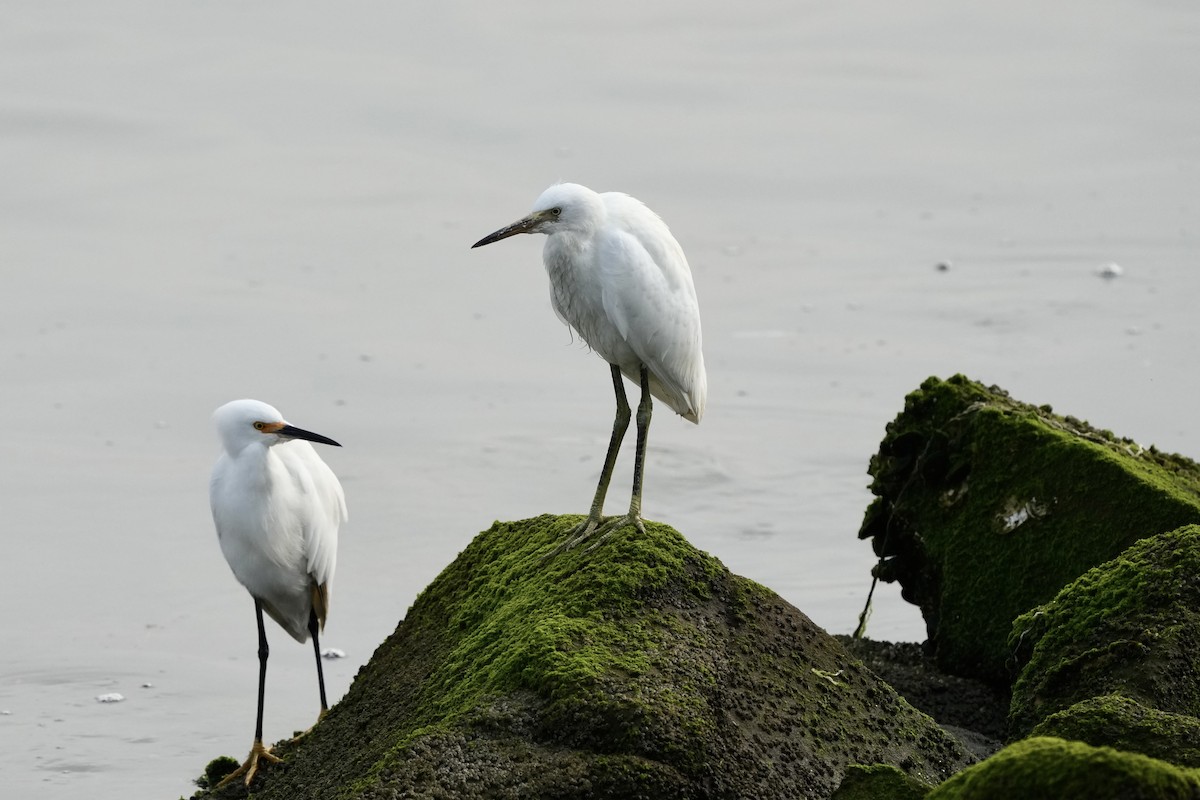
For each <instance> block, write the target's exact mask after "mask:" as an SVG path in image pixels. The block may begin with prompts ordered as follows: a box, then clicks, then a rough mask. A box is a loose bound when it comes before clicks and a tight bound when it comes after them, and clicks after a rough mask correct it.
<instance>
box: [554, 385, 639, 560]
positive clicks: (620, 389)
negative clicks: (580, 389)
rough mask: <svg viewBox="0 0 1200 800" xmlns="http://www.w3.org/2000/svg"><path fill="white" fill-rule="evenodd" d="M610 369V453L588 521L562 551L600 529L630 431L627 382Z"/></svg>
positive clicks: (578, 529) (575, 532) (572, 536)
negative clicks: (614, 409)
mask: <svg viewBox="0 0 1200 800" xmlns="http://www.w3.org/2000/svg"><path fill="white" fill-rule="evenodd" d="M609 367H610V368H611V369H612V380H613V394H615V395H616V399H617V413H616V416H615V417H614V418H613V430H612V438H611V439H609V442H608V453H607V454H606V455H605V456H604V468H603V469H601V470H600V484H599V485H598V486H597V487H596V496H595V497H594V498H593V499H592V508H591V510H590V511H589V512H588V516H587V519H586V520H584V521H583V523H582V524H580V526H579V527H578V528H576V529H575V530H574V531H572V532H571V538H570V539H569V540H568V541H567V542H566V543H565V544H564V545H562V546H561V547H560V549H570V548H572V547H574V546H575V545H577V544H579V543H580V542H582V541H583V540H584V539H586V538H588V537H589V536H591V535H592V533H594V532H595V531H596V529H597V528H598V527H600V522H601V515H602V514H603V512H604V496H605V495H606V494H608V484H609V482H610V481H612V474H613V469H614V468H615V467H616V465H617V454H618V453H619V452H620V451H621V442H622V441H623V440H624V439H625V431H627V430H629V419H630V416H631V413H630V410H629V400H628V398H626V397H625V381H624V379H623V378H622V377H621V368H620V367H618V366H617V365H616V364H609ZM555 552H557V550H556V551H555Z"/></svg>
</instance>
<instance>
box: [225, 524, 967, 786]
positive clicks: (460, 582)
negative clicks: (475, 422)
mask: <svg viewBox="0 0 1200 800" xmlns="http://www.w3.org/2000/svg"><path fill="white" fill-rule="evenodd" d="M579 520H580V518H578V517H539V518H537V519H533V520H527V521H524V522H517V523H497V524H495V525H494V526H493V527H492V528H491V529H490V530H488V531H485V532H484V533H482V534H480V535H479V536H478V537H476V539H475V540H474V541H473V542H472V543H471V545H470V546H468V547H467V548H466V550H464V551H463V552H462V553H461V554H460V556H459V557H458V558H457V559H456V560H455V562H454V563H453V564H451V565H450V566H449V567H447V568H446V570H445V571H443V573H442V574H441V575H440V576H439V577H438V578H437V579H436V580H435V581H434V582H433V583H432V584H431V585H430V586H429V587H428V588H427V589H426V590H425V591H424V592H422V593H421V595H420V596H419V597H418V598H417V600H416V602H415V603H414V604H413V607H412V609H411V610H410V611H409V614H408V617H407V619H405V620H404V621H403V622H402V623H401V624H400V626H399V627H398V628H397V629H396V632H395V633H394V634H393V635H392V636H391V637H389V639H388V640H387V641H386V642H384V643H383V644H382V645H381V646H380V648H379V649H378V650H377V651H376V653H375V654H374V656H373V657H372V658H371V660H370V662H369V663H368V664H367V665H366V666H365V667H363V669H362V671H361V672H360V673H359V675H358V677H357V678H356V679H355V681H354V684H353V685H352V686H351V688H350V691H349V692H348V693H347V695H346V697H345V698H344V699H343V700H342V701H341V702H340V703H338V704H337V705H336V706H335V707H334V708H333V709H332V710H331V711H330V714H329V715H328V716H327V717H326V718H325V719H324V720H323V721H322V722H321V724H320V725H318V726H316V728H314V730H313V731H312V732H311V733H310V734H309V735H308V736H306V737H304V738H303V739H302V740H300V741H299V742H298V743H296V744H286V743H285V744H281V745H278V746H277V747H278V749H277V752H279V753H280V754H281V755H283V756H284V758H285V759H286V762H285V763H284V764H282V765H274V764H273V765H270V766H269V768H267V769H264V770H263V771H262V773H261V777H259V778H256V786H255V787H254V789H255V792H256V795H255V796H256V797H260V798H262V800H270V799H271V798H289V800H291V799H292V798H298V797H322V798H334V797H337V798H344V799H345V800H360V799H362V798H381V797H394V796H426V797H455V798H483V797H488V798H492V797H514V798H517V797H520V798H529V799H530V800H536V799H537V798H542V797H568V796H569V797H573V798H581V799H586V798H625V797H631V798H632V797H680V798H687V797H697V798H700V797H704V798H717V797H749V796H764V797H775V796H824V795H828V794H829V793H830V792H832V790H833V788H834V787H836V785H837V783H838V782H839V781H840V779H841V775H842V773H843V771H844V770H845V767H846V766H847V765H848V764H850V763H855V762H864V761H865V762H867V763H892V764H896V765H898V766H900V767H901V768H902V769H903V770H904V771H906V772H909V773H911V774H913V775H917V776H920V777H922V778H923V779H925V780H927V781H930V782H936V781H937V780H941V779H942V778H944V777H945V776H946V775H948V774H950V773H951V772H952V771H953V770H954V769H957V768H959V767H961V766H963V765H964V764H966V763H970V762H971V761H972V759H971V757H970V756H969V755H968V754H967V753H966V752H965V751H964V750H963V749H962V748H961V747H960V746H959V745H958V744H957V743H956V742H955V741H954V740H952V739H951V738H950V737H949V736H948V735H946V734H945V733H944V732H943V731H941V730H940V729H939V728H938V727H937V726H936V725H935V724H934V723H933V722H932V721H931V720H930V719H929V718H928V717H925V716H924V715H922V714H920V713H919V712H917V711H915V710H914V709H912V708H911V707H910V706H908V705H907V704H906V703H905V702H904V701H903V700H901V699H900V698H899V697H898V696H897V695H896V694H895V692H894V691H892V690H891V688H890V687H888V686H887V685H886V684H884V683H882V682H881V681H879V680H878V679H877V678H876V677H875V676H874V675H873V674H871V673H870V672H869V671H868V670H866V669H865V668H864V667H863V666H862V665H861V664H860V663H859V662H858V661H857V660H855V659H853V658H852V657H850V656H849V655H848V654H847V653H846V651H845V650H844V649H843V648H842V647H841V645H840V644H839V643H838V642H837V641H836V640H834V639H833V638H832V637H830V636H828V635H827V634H826V633H825V632H824V631H822V630H821V629H820V628H818V627H817V626H816V625H814V624H813V623H812V622H811V621H810V620H809V619H808V618H807V617H805V616H804V615H803V614H801V613H800V612H799V611H797V610H796V609H795V608H794V607H792V606H790V605H789V604H787V603H786V602H784V601H783V600H782V599H780V598H779V597H778V596H777V595H775V594H774V593H773V592H771V591H770V590H768V589H765V588H763V587H761V586H759V585H758V584H755V583H753V582H751V581H747V580H744V579H742V578H738V577H737V576H734V575H731V574H730V573H729V572H728V570H726V569H725V568H724V566H722V565H721V564H720V562H718V561H716V560H715V559H713V558H712V557H711V556H708V555H707V554H705V553H702V552H700V551H698V550H696V549H695V548H693V547H692V546H691V545H689V544H688V543H687V541H686V540H685V539H684V538H683V537H682V536H680V535H679V533H677V532H676V531H674V530H672V529H671V528H669V527H667V526H665V525H659V524H656V523H647V524H646V533H645V534H644V535H643V534H640V533H638V532H636V531H634V530H633V529H632V528H628V529H623V530H621V531H618V532H616V533H615V534H614V535H613V536H612V537H611V538H609V539H607V540H605V541H604V543H603V544H602V545H601V546H600V547H597V548H596V549H595V550H592V551H587V550H585V549H584V548H578V549H575V550H570V551H566V552H563V553H558V554H556V555H553V556H550V557H547V556H548V555H549V554H550V553H552V552H553V551H554V550H555V548H556V547H557V546H558V544H559V543H560V542H561V541H563V539H564V537H565V536H566V535H567V532H568V531H569V530H570V529H571V527H572V526H574V525H575V524H577V523H578V522H579ZM828 676H836V677H835V678H834V680H833V681H830V680H829V679H828ZM238 791H240V790H234V789H232V788H231V789H230V790H228V791H227V792H226V793H225V794H223V795H222V796H234V795H235V794H237V793H238Z"/></svg>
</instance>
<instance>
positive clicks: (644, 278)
mask: <svg viewBox="0 0 1200 800" xmlns="http://www.w3.org/2000/svg"><path fill="white" fill-rule="evenodd" d="M518 233H544V234H546V235H547V236H548V238H547V240H546V244H545V248H544V249H543V252H542V258H543V261H544V263H545V266H546V272H547V274H548V275H549V277H550V300H551V303H552V305H553V307H554V311H555V313H556V314H558V316H559V318H560V319H562V320H563V321H564V322H566V323H567V324H568V325H570V326H571V327H572V328H573V329H574V330H575V331H577V332H578V333H579V335H580V336H581V337H582V338H583V340H584V341H585V342H587V344H588V345H589V346H590V347H591V348H592V349H593V350H594V351H595V352H596V353H597V354H598V355H600V357H602V358H603V359H604V360H605V361H607V362H608V363H609V364H610V365H612V367H613V368H614V370H616V371H619V373H620V374H623V375H625V376H626V377H628V378H629V379H630V380H633V381H634V382H637V383H639V384H640V383H642V382H643V381H645V387H644V388H648V389H649V393H650V394H652V395H653V396H654V397H657V398H658V399H660V400H662V401H663V402H665V403H666V404H667V405H668V406H670V407H671V408H672V409H674V410H675V411H676V412H677V413H679V414H681V415H682V416H683V417H684V418H685V419H687V420H690V421H691V422H695V423H699V422H700V419H701V417H702V416H703V415H704V403H705V398H706V395H707V378H706V375H705V372H704V356H703V354H702V353H701V333H700V310H699V305H698V304H697V301H696V289H695V286H694V284H693V282H692V272H691V269H690V268H689V267H688V263H687V258H686V257H685V256H684V254H683V248H681V247H680V246H679V243H678V242H677V241H676V240H675V237H674V236H672V235H671V231H670V230H669V229H668V228H667V226H666V224H665V223H664V222H663V221H662V219H660V218H659V216H658V215H657V214H655V213H654V212H653V211H651V210H650V209H649V208H647V207H646V206H645V205H644V204H643V203H642V202H641V201H639V200H637V199H635V198H633V197H630V196H629V195H627V194H623V193H621V192H605V193H603V194H600V193H597V192H594V191H592V190H591V189H588V188H587V187H585V186H580V185H578V184H574V183H560V184H556V185H554V186H551V187H550V188H549V189H547V190H546V191H545V192H543V193H542V194H541V196H540V197H538V199H537V200H536V201H535V202H534V204H533V211H532V212H531V213H530V214H529V215H527V216H526V217H524V218H522V219H520V220H518V221H517V222H515V223H513V224H512V225H509V226H507V227H505V228H501V229H500V230H498V231H496V232H495V233H492V234H490V235H489V236H485V237H484V238H483V239H481V240H480V241H478V242H476V243H475V244H474V245H473V246H474V247H480V246H482V245H486V244H491V243H493V242H497V241H499V240H501V239H505V238H508V237H509V236H513V235H515V234H518ZM643 370H644V371H645V375H644V376H643V374H642V373H643ZM614 389H615V391H616V393H617V419H616V421H615V424H614V426H613V439H612V441H611V443H610V446H609V453H608V457H607V458H606V462H605V468H604V470H603V471H602V472H601V476H600V486H599V487H598V489H597V493H596V499H595V500H594V501H593V504H592V510H591V512H590V513H589V515H588V521H587V522H586V523H585V524H584V526H582V530H581V531H580V534H579V536H578V537H576V538H577V539H580V538H583V537H586V536H588V535H590V534H591V533H592V532H593V531H595V530H596V529H597V527H598V524H599V521H600V511H601V508H602V506H603V502H604V494H605V492H606V491H607V486H608V480H609V478H611V472H612V462H614V461H615V459H616V450H617V449H618V448H619V447H620V440H621V438H622V437H623V436H624V433H625V428H626V427H627V426H628V421H629V408H628V404H627V401H626V400H625V395H624V388H623V387H622V386H621V383H620V380H619V378H616V377H615V376H614ZM642 405H644V409H643V408H642V406H639V413H638V431H639V454H638V455H639V460H638V461H637V462H635V470H634V496H633V499H632V502H631V504H630V512H629V514H628V515H627V516H626V517H624V518H621V519H620V520H617V522H618V523H623V522H626V521H628V522H633V523H635V524H636V525H638V526H639V527H640V526H641V517H640V510H641V469H642V462H641V457H644V446H645V435H646V431H647V429H648V427H649V416H650V400H649V397H646V396H644V397H643V400H642ZM643 416H644V417H645V419H644V421H643V419H642V417H643ZM622 420H624V421H622Z"/></svg>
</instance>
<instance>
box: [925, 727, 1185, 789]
mask: <svg viewBox="0 0 1200 800" xmlns="http://www.w3.org/2000/svg"><path fill="white" fill-rule="evenodd" d="M1198 796H1200V774H1198V773H1197V771H1196V770H1192V769H1185V768H1181V767H1177V766H1175V765H1173V764H1168V763H1167V762H1165V761H1159V760H1157V759H1154V758H1150V757H1149V756H1144V755H1141V754H1139V753H1123V752H1121V751H1119V750H1113V749H1111V748H1108V747H1092V746H1090V745H1086V744H1083V743H1082V742H1068V741H1065V740H1063V739H1055V738H1052V737H1038V738H1033V739H1023V740H1022V741H1019V742H1016V743H1014V744H1011V745H1009V746H1008V747H1006V748H1004V749H1003V750H1001V751H1000V752H999V753H997V754H996V755H994V756H992V757H991V758H989V759H987V760H986V761H981V762H980V763H978V764H976V765H975V766H973V767H970V768H968V769H966V770H964V771H962V772H960V773H959V774H958V775H955V776H954V777H953V778H950V779H949V780H948V781H946V782H945V783H943V784H941V785H940V786H938V787H937V788H935V789H934V790H933V791H932V792H930V793H929V794H928V795H927V796H926V797H927V800H1014V798H1021V800H1195V798H1196V797H1198Z"/></svg>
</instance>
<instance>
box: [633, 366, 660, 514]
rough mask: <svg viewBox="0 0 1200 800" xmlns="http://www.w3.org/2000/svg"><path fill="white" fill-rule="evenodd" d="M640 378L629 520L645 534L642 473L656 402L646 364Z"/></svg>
mask: <svg viewBox="0 0 1200 800" xmlns="http://www.w3.org/2000/svg"><path fill="white" fill-rule="evenodd" d="M638 377H639V378H640V379H641V381H640V382H641V384H642V398H641V400H639V401H638V410H637V452H636V454H635V455H634V458H633V495H632V497H631V498H630V500H629V519H630V521H632V522H633V524H635V525H637V527H638V530H640V531H642V532H643V533H645V528H644V527H643V526H642V472H643V470H644V469H645V467H646V439H647V438H648V437H649V435H650V414H651V412H652V411H653V410H654V401H653V400H652V399H651V397H650V373H649V371H648V370H647V369H646V365H645V364H643V365H642V369H641V372H640V374H639V376H638Z"/></svg>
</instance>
